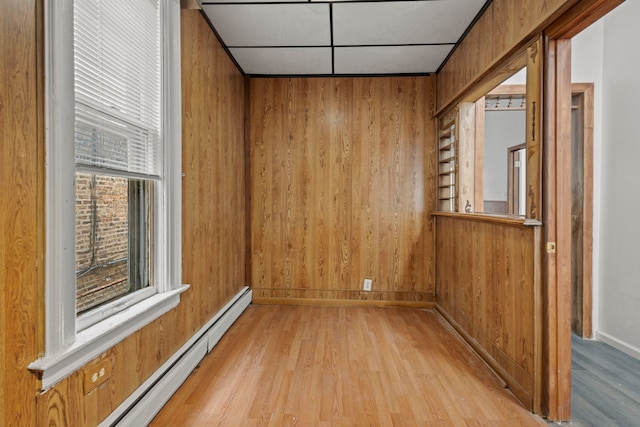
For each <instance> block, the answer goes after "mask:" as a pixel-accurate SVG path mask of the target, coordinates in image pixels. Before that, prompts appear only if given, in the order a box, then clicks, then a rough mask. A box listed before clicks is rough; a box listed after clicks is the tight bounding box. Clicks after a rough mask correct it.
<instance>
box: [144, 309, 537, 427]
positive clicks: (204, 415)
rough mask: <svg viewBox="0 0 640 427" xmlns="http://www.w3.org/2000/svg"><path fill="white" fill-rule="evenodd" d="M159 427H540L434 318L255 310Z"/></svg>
mask: <svg viewBox="0 0 640 427" xmlns="http://www.w3.org/2000/svg"><path fill="white" fill-rule="evenodd" d="M151 425H152V426H170V425H180V426H363V425H366V426H505V427H506V426H510V427H511V426H537V425H545V423H544V421H542V419H541V418H539V417H537V416H534V415H532V414H531V413H529V412H528V411H527V410H525V409H524V408H523V407H522V406H521V405H520V404H519V403H518V402H517V401H516V399H515V398H514V397H513V396H512V395H511V394H510V393H509V391H508V390H505V389H503V388H502V387H501V386H500V384H499V383H498V381H497V380H496V379H495V377H493V376H492V374H491V373H490V371H489V370H488V369H487V368H486V366H485V365H484V364H483V363H482V362H481V361H480V360H479V359H478V358H477V356H475V355H474V354H473V353H472V352H471V351H470V350H469V349H468V347H467V346H466V345H465V344H464V343H462V342H461V341H460V340H459V339H458V338H457V337H456V336H455V335H454V334H453V333H452V332H451V331H450V330H449V329H448V328H447V326H446V325H445V323H444V321H443V320H442V319H441V317H440V316H439V315H438V314H436V313H435V312H433V311H429V310H417V309H397V308H371V307H313V306H276V305H265V306H251V307H249V308H248V309H247V311H246V312H245V313H244V314H243V315H242V316H241V318H240V319H239V320H238V321H237V322H236V324H235V325H234V326H233V327H232V328H231V329H230V330H229V332H228V333H227V334H226V335H225V337H224V338H223V339H222V340H221V341H220V343H218V345H217V346H216V347H215V348H214V350H213V351H212V352H211V353H210V354H209V355H207V356H206V357H205V358H204V359H203V361H202V362H201V364H200V366H199V367H198V368H197V369H196V370H195V371H194V373H193V374H192V375H191V376H190V377H189V378H188V379H187V381H186V382H185V383H184V384H183V386H182V387H181V388H180V389H179V390H178V392H177V393H176V394H175V395H174V397H173V398H172V399H171V400H170V401H169V402H168V403H167V405H166V406H165V407H164V408H163V410H162V411H161V412H160V413H159V414H158V415H157V416H156V418H155V420H154V421H153V422H152V424H151Z"/></svg>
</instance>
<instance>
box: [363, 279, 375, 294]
mask: <svg viewBox="0 0 640 427" xmlns="http://www.w3.org/2000/svg"><path fill="white" fill-rule="evenodd" d="M372 284H373V280H372V279H364V285H363V287H362V289H364V290H365V291H371V285H372Z"/></svg>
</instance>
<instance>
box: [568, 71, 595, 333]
mask: <svg viewBox="0 0 640 427" xmlns="http://www.w3.org/2000/svg"><path fill="white" fill-rule="evenodd" d="M593 86H594V85H593V83H572V84H571V96H572V97H573V96H574V95H581V96H582V102H583V111H582V113H583V117H582V120H583V126H582V128H583V129H582V131H583V138H582V148H583V158H582V163H581V164H580V165H574V166H572V167H582V172H583V188H582V195H583V197H582V212H583V214H582V217H583V223H582V282H583V285H582V288H581V296H582V307H581V309H582V315H581V319H580V324H581V326H582V327H581V330H580V331H577V332H578V333H579V334H580V336H582V337H583V338H591V337H592V335H593V197H592V196H593V173H594V170H593V120H594V116H593V115H594V104H593V95H594V87H593Z"/></svg>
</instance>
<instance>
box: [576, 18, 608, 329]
mask: <svg viewBox="0 0 640 427" xmlns="http://www.w3.org/2000/svg"><path fill="white" fill-rule="evenodd" d="M603 39H604V20H602V19H601V20H600V21H598V22H596V23H595V24H593V25H591V26H590V27H589V28H587V29H586V30H584V31H583V32H581V33H580V34H578V35H577V36H576V37H574V38H573V40H571V81H572V82H573V83H593V84H594V86H593V91H594V94H593V97H594V112H593V117H594V124H593V151H594V153H593V159H594V165H593V169H594V170H593V174H594V179H593V307H594V310H593V313H592V314H593V330H594V333H595V332H596V331H597V330H598V325H599V323H600V316H599V314H600V310H599V309H598V301H599V288H600V265H599V262H598V260H599V258H600V206H601V203H600V199H601V198H600V194H601V186H600V183H601V176H602V164H601V160H602V87H603V82H602V73H603V60H602V55H603V53H604V52H603V42H604V40H603Z"/></svg>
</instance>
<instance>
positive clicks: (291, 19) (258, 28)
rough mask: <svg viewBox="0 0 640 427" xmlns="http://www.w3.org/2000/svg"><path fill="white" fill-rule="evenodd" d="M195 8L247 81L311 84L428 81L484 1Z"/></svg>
mask: <svg viewBox="0 0 640 427" xmlns="http://www.w3.org/2000/svg"><path fill="white" fill-rule="evenodd" d="M489 1H490V0H489ZM201 3H202V9H203V11H204V13H205V15H206V16H207V18H208V19H209V21H210V23H211V25H212V26H213V28H214V30H215V31H216V33H217V34H218V36H219V37H220V39H221V41H222V42H223V44H224V45H225V47H226V48H227V50H228V51H229V53H230V54H231V55H232V56H233V59H234V61H235V62H236V63H237V64H238V66H239V67H240V68H241V70H242V71H243V72H244V73H245V74H248V75H254V76H256V75H264V76H280V75H286V76H296V75H300V76H310V75H404V74H431V73H434V72H436V71H437V70H438V68H439V67H440V66H441V64H442V63H443V62H444V61H445V60H446V58H447V57H448V56H449V54H450V53H451V52H452V50H453V49H454V48H455V46H456V44H457V43H458V42H459V40H460V39H461V37H462V36H463V35H464V34H465V33H466V31H467V30H468V28H469V27H470V25H471V24H472V23H473V22H474V21H475V19H476V18H477V16H478V15H479V14H480V13H481V12H482V10H484V7H486V5H487V4H488V1H487V0H411V1H398V0H373V1H363V0H341V1H333V2H330V1H326V0H323V1H299V0H290V1H287V0H280V1H260V0H258V1H256V0H235V1H232V0H224V1H216V0H213V1H202V2H201Z"/></svg>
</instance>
